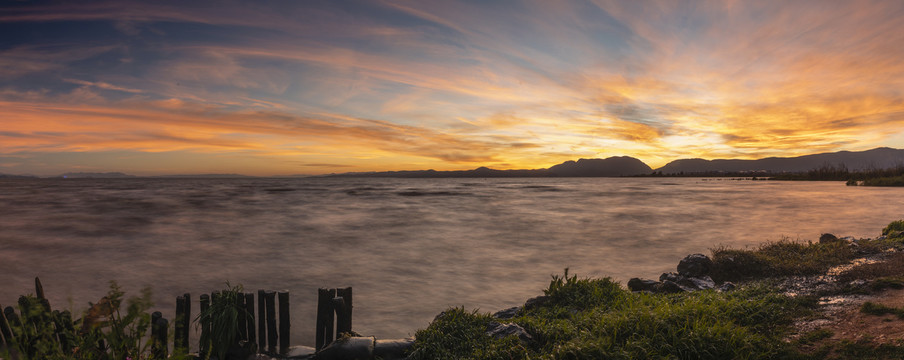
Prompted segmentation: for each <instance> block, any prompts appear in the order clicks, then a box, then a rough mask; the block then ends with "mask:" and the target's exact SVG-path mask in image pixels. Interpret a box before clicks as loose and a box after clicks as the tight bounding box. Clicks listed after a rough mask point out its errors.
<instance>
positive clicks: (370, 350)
mask: <svg viewBox="0 0 904 360" xmlns="http://www.w3.org/2000/svg"><path fill="white" fill-rule="evenodd" d="M440 315H442V314H440ZM374 342H375V339H374V338H373V337H357V336H354V337H347V338H342V339H339V340H336V341H334V342H333V343H332V344H330V345H329V346H327V347H325V348H323V349H321V350H320V352H318V353H317V360H370V359H373V356H374Z"/></svg>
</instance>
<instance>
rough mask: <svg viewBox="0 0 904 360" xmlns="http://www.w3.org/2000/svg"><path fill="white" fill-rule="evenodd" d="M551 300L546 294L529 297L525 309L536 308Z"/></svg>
mask: <svg viewBox="0 0 904 360" xmlns="http://www.w3.org/2000/svg"><path fill="white" fill-rule="evenodd" d="M550 300H551V299H550V298H549V296H546V295H540V296H537V297H533V298H530V299H527V301H525V302H524V310H531V309H536V308H538V307H541V306H543V305H546V304H547V303H549V301H550Z"/></svg>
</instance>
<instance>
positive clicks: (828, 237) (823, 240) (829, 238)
mask: <svg viewBox="0 0 904 360" xmlns="http://www.w3.org/2000/svg"><path fill="white" fill-rule="evenodd" d="M839 241H841V239H839V238H838V237H837V236H835V235H833V234H829V233H825V234H822V235H820V236H819V243H820V244H828V243H834V242H839Z"/></svg>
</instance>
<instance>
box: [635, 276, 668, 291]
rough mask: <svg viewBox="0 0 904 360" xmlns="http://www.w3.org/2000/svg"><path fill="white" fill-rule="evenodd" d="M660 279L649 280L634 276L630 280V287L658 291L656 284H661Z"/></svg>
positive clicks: (638, 289)
mask: <svg viewBox="0 0 904 360" xmlns="http://www.w3.org/2000/svg"><path fill="white" fill-rule="evenodd" d="M659 284H660V283H659V281H656V280H649V279H641V278H632V279H631V280H628V289H629V290H631V291H650V292H654V291H656V286H657V285H659Z"/></svg>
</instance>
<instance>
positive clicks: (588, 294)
mask: <svg viewBox="0 0 904 360" xmlns="http://www.w3.org/2000/svg"><path fill="white" fill-rule="evenodd" d="M545 293H546V294H547V296H549V298H550V301H548V302H546V303H545V304H543V305H541V306H539V307H537V308H534V309H531V310H528V311H526V312H525V313H524V314H522V315H521V316H519V317H516V318H514V319H511V321H512V322H513V323H515V324H518V325H520V326H522V327H523V328H524V329H526V330H527V332H528V333H530V334H531V335H532V336H533V338H534V339H535V341H534V342H533V343H531V344H522V343H520V342H519V340H518V338H517V337H515V336H509V337H506V338H502V339H497V338H493V337H491V336H489V335H486V334H485V331H486V328H487V324H488V323H489V322H490V321H493V319H492V317H491V316H490V315H488V314H479V313H477V312H468V311H465V310H463V309H459V308H456V309H450V310H448V311H447V312H446V313H444V314H443V315H441V316H440V317H438V319H437V320H436V321H435V322H434V323H433V324H431V325H430V326H429V327H428V328H427V329H424V330H421V331H419V332H418V333H417V334H416V338H417V342H416V343H415V350H414V353H413V356H412V358H414V359H449V358H471V359H500V358H505V359H528V358H537V359H638V358H639V359H647V358H678V359H730V358H732V359H737V358H746V359H772V358H776V357H784V356H792V355H795V354H796V353H795V351H794V350H793V348H791V347H790V346H789V345H788V344H787V343H786V342H784V341H783V340H782V337H783V335H784V334H785V332H786V330H787V326H788V325H789V324H790V323H791V321H792V319H793V318H794V317H795V316H799V315H800V314H803V313H806V312H808V311H809V310H808V309H809V307H810V306H812V305H813V302H812V299H793V298H790V297H787V296H784V295H781V294H778V293H776V292H774V291H773V290H771V289H769V288H768V287H766V286H764V285H755V284H752V285H748V286H745V287H743V288H742V289H740V290H737V291H733V292H727V293H720V292H716V291H699V292H693V293H682V294H673V295H653V294H646V293H632V292H630V291H627V290H623V289H622V288H621V287H620V286H619V285H618V284H617V283H615V282H613V281H611V280H610V279H578V278H577V277H575V276H572V277H569V276H568V275H567V274H566V275H565V276H564V277H558V276H556V277H554V278H553V281H552V282H551V283H550V286H549V288H548V289H547V290H545Z"/></svg>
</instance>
